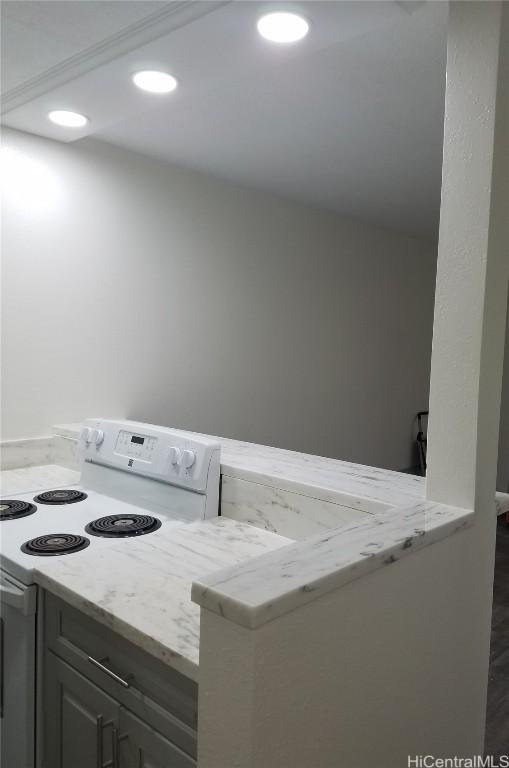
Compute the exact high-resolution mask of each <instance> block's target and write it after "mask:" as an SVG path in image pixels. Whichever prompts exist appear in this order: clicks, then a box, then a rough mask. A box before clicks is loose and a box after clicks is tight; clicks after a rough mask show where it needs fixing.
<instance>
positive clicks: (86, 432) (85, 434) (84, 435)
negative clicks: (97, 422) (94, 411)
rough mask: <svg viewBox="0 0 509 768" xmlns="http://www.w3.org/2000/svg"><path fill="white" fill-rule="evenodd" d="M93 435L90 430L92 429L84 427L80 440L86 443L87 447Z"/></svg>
mask: <svg viewBox="0 0 509 768" xmlns="http://www.w3.org/2000/svg"><path fill="white" fill-rule="evenodd" d="M91 433H92V430H91V429H90V427H82V429H81V432H80V440H81V442H82V443H85V445H86V444H87V443H89V442H90V435H91Z"/></svg>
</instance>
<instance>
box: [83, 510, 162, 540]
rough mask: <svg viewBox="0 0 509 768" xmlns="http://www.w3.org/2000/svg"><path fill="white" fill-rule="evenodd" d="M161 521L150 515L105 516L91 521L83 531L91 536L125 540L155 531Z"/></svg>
mask: <svg viewBox="0 0 509 768" xmlns="http://www.w3.org/2000/svg"><path fill="white" fill-rule="evenodd" d="M160 527H161V521H160V520H158V519H157V518H156V517H152V516H151V515H107V517H100V518H99V520H93V521H92V522H91V523H89V524H88V525H87V526H86V527H85V530H86V532H87V533H91V534H92V535H93V536H104V537H106V538H107V537H112V538H127V537H129V536H143V535H144V534H146V533H152V531H157V529H158V528H160Z"/></svg>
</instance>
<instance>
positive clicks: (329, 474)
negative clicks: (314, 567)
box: [53, 423, 509, 533]
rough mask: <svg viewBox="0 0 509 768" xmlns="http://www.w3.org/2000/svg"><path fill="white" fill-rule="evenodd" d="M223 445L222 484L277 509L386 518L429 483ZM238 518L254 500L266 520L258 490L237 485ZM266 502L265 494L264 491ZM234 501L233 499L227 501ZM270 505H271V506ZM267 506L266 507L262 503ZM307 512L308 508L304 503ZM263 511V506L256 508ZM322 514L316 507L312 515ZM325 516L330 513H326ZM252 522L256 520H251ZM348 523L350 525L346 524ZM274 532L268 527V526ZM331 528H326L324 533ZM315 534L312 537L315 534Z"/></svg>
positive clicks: (252, 510) (63, 433)
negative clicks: (271, 491)
mask: <svg viewBox="0 0 509 768" xmlns="http://www.w3.org/2000/svg"><path fill="white" fill-rule="evenodd" d="M80 427H81V424H79V423H76V424H60V425H58V426H55V427H53V433H54V435H55V436H59V437H61V438H63V439H67V440H69V439H75V440H76V439H77V437H78V435H79V430H80ZM213 439H214V440H217V441H219V443H220V444H221V474H222V476H223V484H225V478H228V480H227V481H226V485H230V487H233V484H232V483H231V480H232V479H235V480H242V481H245V482H247V483H251V484H253V485H254V486H263V488H265V489H267V488H275V489H277V491H278V492H279V498H276V497H275V496H274V499H273V500H274V502H275V503H276V505H277V506H279V507H281V508H284V507H285V506H287V501H288V500H290V506H292V505H293V506H295V504H297V503H298V501H299V497H303V498H305V499H315V500H316V501H317V502H325V503H326V504H327V503H329V504H336V505H338V506H339V507H341V508H346V509H347V510H356V511H359V512H361V513H366V514H376V513H378V512H384V511H385V510H387V509H389V508H390V507H401V506H405V505H409V504H413V503H415V502H421V501H424V498H425V483H426V481H425V478H423V477H418V476H416V475H408V474H405V473H403V472H393V471H391V470H388V469H380V468H377V467H368V466H364V465H363V464H352V463H350V462H347V461H340V460H339V459H330V458H327V457H323V456H313V455H311V454H306V453H298V452H296V451H287V450H284V449H282V448H271V447H270V446H264V445H256V444H255V443H245V442H241V441H240V440H230V439H229V438H225V437H215V436H214V437H213ZM234 489H235V490H234V491H232V494H234V498H233V499H232V505H233V504H235V506H236V507H237V512H238V511H239V506H242V499H241V496H243V495H244V491H245V492H246V494H248V495H249V496H250V500H249V503H248V509H247V510H244V511H245V513H246V519H248V518H249V522H251V523H254V522H256V517H257V513H258V515H259V516H260V517H262V518H263V516H264V512H263V508H261V509H257V504H256V500H255V497H256V488H253V486H239V485H238V484H235V485H234ZM260 494H261V495H263V496H264V497H265V500H266V491H262V490H260ZM227 499H230V495H228V496H227ZM496 499H497V513H498V514H502V513H503V512H509V494H507V493H497V495H496ZM271 502H272V499H271V500H270V501H267V504H266V506H267V505H269V506H270V503H271ZM264 503H265V502H264ZM305 503H306V504H307V505H308V506H309V502H305ZM258 506H260V507H263V503H262V504H260V505H258ZM320 507H321V508H322V509H324V506H323V504H317V505H316V507H314V509H313V511H315V510H316V509H319V508H320ZM325 509H326V510H327V513H330V511H331V510H330V508H328V507H326V508H325ZM251 518H252V519H251ZM348 522H350V520H349V521H348ZM268 527H269V529H270V521H269V526H268ZM327 527H330V526H328V525H324V528H327ZM316 532H317V531H316V530H315V531H313V533H316Z"/></svg>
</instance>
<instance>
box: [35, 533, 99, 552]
mask: <svg viewBox="0 0 509 768" xmlns="http://www.w3.org/2000/svg"><path fill="white" fill-rule="evenodd" d="M89 544H90V540H89V539H87V538H86V537H85V536H75V535H74V534H73V533H47V534H45V535H44V536H37V537H36V538H35V539H30V541H26V542H25V543H24V544H23V545H22V546H21V551H22V552H24V553H25V554H26V555H39V556H40V557H50V556H52V555H70V554H71V553H72V552H79V551H80V550H81V549H85V548H86V547H88V545H89Z"/></svg>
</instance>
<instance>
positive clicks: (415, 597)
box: [198, 525, 489, 768]
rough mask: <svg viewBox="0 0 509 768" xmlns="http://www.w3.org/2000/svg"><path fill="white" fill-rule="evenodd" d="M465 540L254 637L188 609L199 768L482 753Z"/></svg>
mask: <svg viewBox="0 0 509 768" xmlns="http://www.w3.org/2000/svg"><path fill="white" fill-rule="evenodd" d="M478 528H479V525H477V526H476V527H473V528H470V529H468V530H465V531H462V532H461V533H457V534H455V535H454V536H452V537H449V538H447V539H444V540H443V541H440V542H438V543H436V544H433V545H432V546H429V547H425V548H424V549H422V550H421V551H419V552H414V553H413V554H412V555H409V556H408V557H406V558H402V559H401V560H399V561H398V562H396V563H394V564H392V565H391V566H390V567H384V568H382V569H380V570H377V571H375V572H373V573H371V574H369V575H368V576H364V577H362V578H360V579H357V580H356V581H353V582H350V583H349V584H346V585H345V586H343V587H342V588H341V589H337V590H335V591H333V592H329V593H328V594H326V595H323V596H321V597H320V598H319V599H317V600H314V601H313V602H309V603H307V604H306V605H303V606H301V607H299V608H298V609H296V610H293V611H291V612H290V613H287V614H284V615H283V616H280V617H278V618H276V619H275V620H273V621H271V622H269V623H267V624H264V625H263V626H261V627H259V628H257V629H255V630H249V629H245V628H244V627H241V626H239V625H237V624H234V623H233V622H231V621H229V620H228V619H225V618H223V617H221V616H219V615H217V614H215V613H212V612H211V611H208V610H206V609H203V608H202V609H201V622H200V695H199V713H198V722H199V733H198V750H199V751H198V765H199V768H224V766H236V768H282V767H283V766H284V768H287V767H289V766H291V768H374V767H375V766H376V768H407V766H408V759H407V757H408V755H412V756H415V755H419V754H420V755H435V757H451V756H452V755H458V756H462V757H467V756H472V755H473V754H482V751H483V736H484V698H483V697H482V696H481V695H479V691H480V690H481V689H484V688H485V666H484V663H483V661H484V659H483V656H482V654H484V652H485V650H486V649H485V643H484V640H485V638H484V633H483V631H482V630H480V629H479V626H478V620H479V613H480V610H481V611H482V610H483V609H482V608H481V609H480V606H482V605H483V604H484V605H486V595H485V592H484V583H483V582H482V580H480V579H479V578H477V576H478V572H479V569H478V567H477V557H476V554H477V541H478V535H479V531H478ZM487 610H488V612H489V608H488V609H487ZM289 702H291V706H289ZM218 713H220V714H218Z"/></svg>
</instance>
